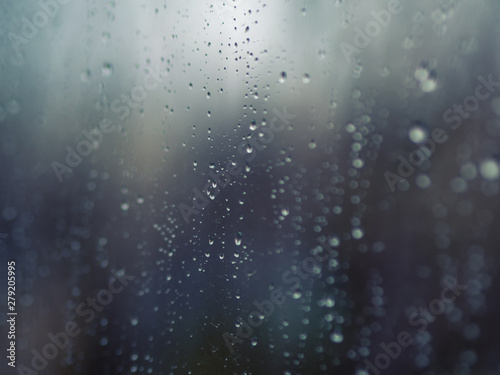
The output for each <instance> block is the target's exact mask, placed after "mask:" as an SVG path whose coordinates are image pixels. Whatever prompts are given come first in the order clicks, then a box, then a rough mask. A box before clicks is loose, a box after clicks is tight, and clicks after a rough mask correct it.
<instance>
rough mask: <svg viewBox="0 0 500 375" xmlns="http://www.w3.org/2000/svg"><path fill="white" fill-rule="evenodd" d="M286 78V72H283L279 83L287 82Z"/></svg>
mask: <svg viewBox="0 0 500 375" xmlns="http://www.w3.org/2000/svg"><path fill="white" fill-rule="evenodd" d="M286 78H287V75H286V72H281V74H280V79H279V83H285V82H286Z"/></svg>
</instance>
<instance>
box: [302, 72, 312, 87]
mask: <svg viewBox="0 0 500 375" xmlns="http://www.w3.org/2000/svg"><path fill="white" fill-rule="evenodd" d="M302 82H303V83H305V84H307V83H309V82H311V76H310V75H309V74H307V73H306V74H304V75H303V76H302Z"/></svg>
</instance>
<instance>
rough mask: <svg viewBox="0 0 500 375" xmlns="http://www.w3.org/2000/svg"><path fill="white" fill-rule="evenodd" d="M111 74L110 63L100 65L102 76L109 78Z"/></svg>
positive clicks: (111, 66)
mask: <svg viewBox="0 0 500 375" xmlns="http://www.w3.org/2000/svg"><path fill="white" fill-rule="evenodd" d="M111 74H113V65H112V64H111V63H104V64H102V76H103V77H110V76H111Z"/></svg>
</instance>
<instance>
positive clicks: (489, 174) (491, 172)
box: [479, 159, 500, 180]
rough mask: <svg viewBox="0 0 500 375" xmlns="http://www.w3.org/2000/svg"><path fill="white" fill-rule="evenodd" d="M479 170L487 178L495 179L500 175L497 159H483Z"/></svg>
mask: <svg viewBox="0 0 500 375" xmlns="http://www.w3.org/2000/svg"><path fill="white" fill-rule="evenodd" d="M479 172H480V173H481V176H483V178H485V179H487V180H495V179H497V178H498V177H499V175H500V166H499V165H498V163H497V161H496V160H493V159H486V160H483V162H482V163H481V166H480V167H479Z"/></svg>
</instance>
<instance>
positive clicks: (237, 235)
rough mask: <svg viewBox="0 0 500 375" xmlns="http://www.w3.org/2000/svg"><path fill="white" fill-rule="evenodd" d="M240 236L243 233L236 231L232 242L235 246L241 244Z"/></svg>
mask: <svg viewBox="0 0 500 375" xmlns="http://www.w3.org/2000/svg"><path fill="white" fill-rule="evenodd" d="M242 236H243V234H242V233H241V232H238V233H236V237H235V238H234V243H235V244H236V246H240V245H241V238H242Z"/></svg>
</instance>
